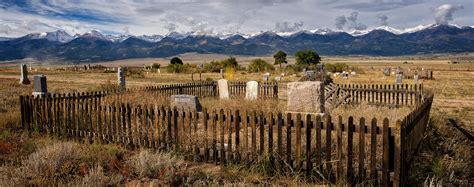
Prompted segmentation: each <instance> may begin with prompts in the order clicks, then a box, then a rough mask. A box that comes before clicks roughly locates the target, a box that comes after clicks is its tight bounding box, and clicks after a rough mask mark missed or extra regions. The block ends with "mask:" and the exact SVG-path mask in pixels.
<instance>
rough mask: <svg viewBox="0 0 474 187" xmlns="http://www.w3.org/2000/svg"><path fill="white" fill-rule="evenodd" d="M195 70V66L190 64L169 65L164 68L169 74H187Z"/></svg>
mask: <svg viewBox="0 0 474 187" xmlns="http://www.w3.org/2000/svg"><path fill="white" fill-rule="evenodd" d="M194 68H195V65H191V64H184V65H181V64H170V65H168V66H166V71H168V72H169V73H189V72H191V71H192V70H193V69H194Z"/></svg>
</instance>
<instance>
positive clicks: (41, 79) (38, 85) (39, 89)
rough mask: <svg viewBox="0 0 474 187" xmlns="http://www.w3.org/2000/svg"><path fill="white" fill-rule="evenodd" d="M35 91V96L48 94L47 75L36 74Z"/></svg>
mask: <svg viewBox="0 0 474 187" xmlns="http://www.w3.org/2000/svg"><path fill="white" fill-rule="evenodd" d="M34 81H35V82H34V84H35V85H34V88H35V90H34V92H33V97H35V98H36V97H44V96H46V95H48V85H47V84H46V76H44V75H35V76H34Z"/></svg>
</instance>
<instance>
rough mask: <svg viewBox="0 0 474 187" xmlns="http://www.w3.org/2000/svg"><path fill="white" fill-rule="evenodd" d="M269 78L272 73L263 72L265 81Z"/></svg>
mask: <svg viewBox="0 0 474 187" xmlns="http://www.w3.org/2000/svg"><path fill="white" fill-rule="evenodd" d="M269 78H270V73H265V74H263V78H262V79H263V81H265V82H267V81H268V79H269Z"/></svg>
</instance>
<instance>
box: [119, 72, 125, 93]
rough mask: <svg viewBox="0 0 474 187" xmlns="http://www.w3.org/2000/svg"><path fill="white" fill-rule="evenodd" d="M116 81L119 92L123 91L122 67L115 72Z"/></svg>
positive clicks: (123, 73)
mask: <svg viewBox="0 0 474 187" xmlns="http://www.w3.org/2000/svg"><path fill="white" fill-rule="evenodd" d="M117 81H118V85H119V89H120V90H125V71H124V69H123V68H122V67H119V68H118V70H117Z"/></svg>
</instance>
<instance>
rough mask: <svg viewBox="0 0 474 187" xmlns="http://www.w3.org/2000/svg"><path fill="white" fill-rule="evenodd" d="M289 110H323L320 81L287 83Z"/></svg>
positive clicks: (322, 90) (317, 111) (310, 111)
mask: <svg viewBox="0 0 474 187" xmlns="http://www.w3.org/2000/svg"><path fill="white" fill-rule="evenodd" d="M288 111H289V112H308V113H323V112H324V88H323V83H322V82H321V81H305V82H291V83H288Z"/></svg>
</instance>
